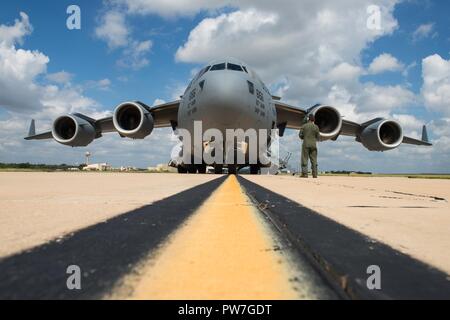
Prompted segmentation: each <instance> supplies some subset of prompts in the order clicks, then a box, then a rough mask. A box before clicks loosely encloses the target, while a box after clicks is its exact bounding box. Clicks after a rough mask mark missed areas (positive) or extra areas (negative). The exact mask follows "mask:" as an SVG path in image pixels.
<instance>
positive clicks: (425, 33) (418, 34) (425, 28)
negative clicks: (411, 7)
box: [412, 23, 437, 42]
mask: <svg viewBox="0 0 450 320" xmlns="http://www.w3.org/2000/svg"><path fill="white" fill-rule="evenodd" d="M433 30H434V23H426V24H421V25H420V26H419V27H417V29H416V30H415V31H414V32H413V35H412V37H413V41H414V42H416V41H419V40H422V39H425V38H428V37H429V36H430V35H432V32H433ZM432 36H433V37H435V36H437V33H433V35H432Z"/></svg>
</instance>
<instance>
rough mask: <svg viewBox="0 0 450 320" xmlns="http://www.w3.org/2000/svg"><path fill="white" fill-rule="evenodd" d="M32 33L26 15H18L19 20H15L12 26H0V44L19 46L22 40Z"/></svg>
mask: <svg viewBox="0 0 450 320" xmlns="http://www.w3.org/2000/svg"><path fill="white" fill-rule="evenodd" d="M32 31H33V27H32V26H31V24H30V21H29V18H28V15H27V14H26V13H24V12H21V13H20V20H18V19H16V20H15V22H14V25H12V26H7V25H0V42H1V43H3V44H4V45H5V46H8V47H9V46H11V45H15V44H16V43H19V44H21V43H22V42H23V38H24V37H25V36H27V35H29V34H31V32H32Z"/></svg>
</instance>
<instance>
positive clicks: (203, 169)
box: [197, 164, 206, 174]
mask: <svg viewBox="0 0 450 320" xmlns="http://www.w3.org/2000/svg"><path fill="white" fill-rule="evenodd" d="M197 171H198V173H200V174H205V173H206V165H204V164H201V165H198V166H197Z"/></svg>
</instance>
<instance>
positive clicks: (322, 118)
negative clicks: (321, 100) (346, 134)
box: [306, 106, 342, 141]
mask: <svg viewBox="0 0 450 320" xmlns="http://www.w3.org/2000/svg"><path fill="white" fill-rule="evenodd" d="M310 114H313V115H314V118H315V119H316V121H315V123H316V125H317V126H318V127H319V130H320V140H321V141H325V140H330V139H334V138H336V137H337V136H338V135H339V133H340V132H341V128H342V117H341V114H340V113H339V111H338V110H337V109H335V108H333V107H330V106H317V107H315V108H314V109H312V110H311V111H310V112H309V113H308V115H307V116H306V117H307V118H308V116H309V115H310Z"/></svg>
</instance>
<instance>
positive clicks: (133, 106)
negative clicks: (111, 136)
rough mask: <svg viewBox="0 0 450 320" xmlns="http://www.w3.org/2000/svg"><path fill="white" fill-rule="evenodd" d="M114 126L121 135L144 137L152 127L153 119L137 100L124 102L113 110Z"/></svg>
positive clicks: (150, 131) (132, 137)
mask: <svg viewBox="0 0 450 320" xmlns="http://www.w3.org/2000/svg"><path fill="white" fill-rule="evenodd" d="M113 123H114V127H115V128H116V130H117V132H119V133H120V134H121V135H122V136H125V137H127V138H131V139H144V138H145V137H147V136H148V135H150V134H151V133H152V131H153V128H154V120H153V117H152V115H151V113H150V112H149V111H148V110H147V108H146V107H145V106H144V105H142V104H141V103H139V102H125V103H122V104H120V105H119V106H118V107H117V108H116V110H115V111H114V116H113Z"/></svg>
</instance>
